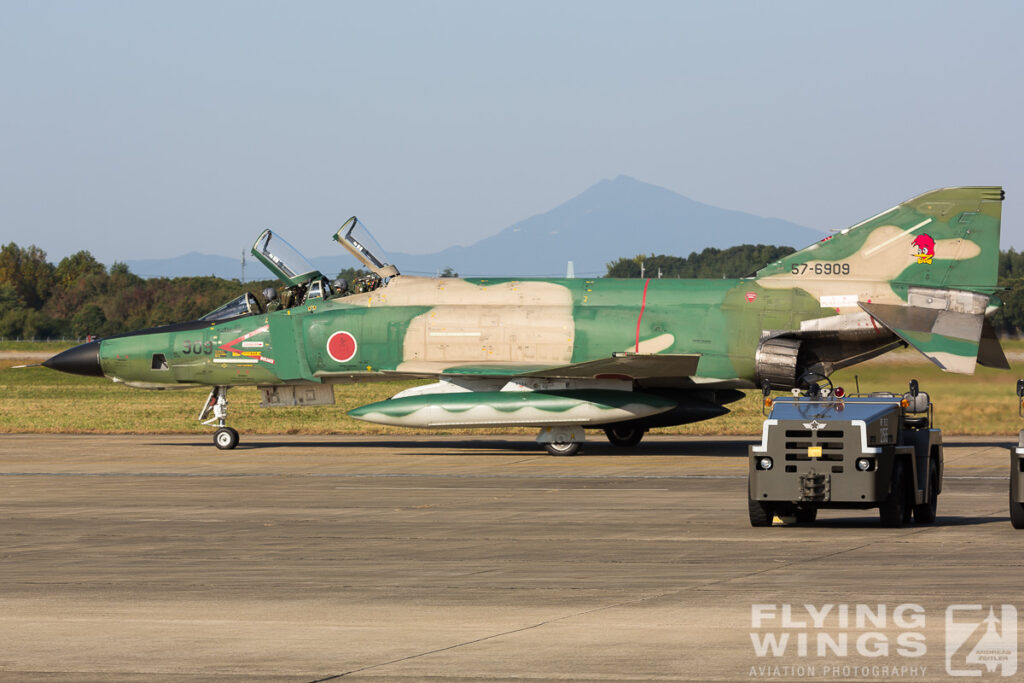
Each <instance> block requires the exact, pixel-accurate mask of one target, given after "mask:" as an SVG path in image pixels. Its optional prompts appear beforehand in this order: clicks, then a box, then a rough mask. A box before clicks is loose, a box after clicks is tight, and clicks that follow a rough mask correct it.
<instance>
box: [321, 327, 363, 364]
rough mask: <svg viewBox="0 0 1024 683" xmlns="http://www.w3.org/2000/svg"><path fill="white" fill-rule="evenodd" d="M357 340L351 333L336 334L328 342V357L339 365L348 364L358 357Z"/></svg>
mask: <svg viewBox="0 0 1024 683" xmlns="http://www.w3.org/2000/svg"><path fill="white" fill-rule="evenodd" d="M357 347H358V345H357V344H356V338H355V337H353V336H352V334H351V333H350V332H345V331H344V330H342V331H341V332H335V333H334V334H332V335H331V336H330V338H329V339H328V340H327V355H328V356H330V357H331V358H333V359H334V360H336V361H337V362H339V363H347V362H349V361H350V360H352V359H353V358H355V355H356V348H357Z"/></svg>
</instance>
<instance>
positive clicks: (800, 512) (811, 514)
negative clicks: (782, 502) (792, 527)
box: [793, 508, 818, 524]
mask: <svg viewBox="0 0 1024 683" xmlns="http://www.w3.org/2000/svg"><path fill="white" fill-rule="evenodd" d="M793 516H794V517H796V523H797V524H813V523H814V520H816V519H817V518H818V508H797V509H796V511H795V512H794V515H793Z"/></svg>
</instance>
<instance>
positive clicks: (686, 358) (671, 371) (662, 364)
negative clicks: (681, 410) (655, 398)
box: [522, 352, 700, 379]
mask: <svg viewBox="0 0 1024 683" xmlns="http://www.w3.org/2000/svg"><path fill="white" fill-rule="evenodd" d="M699 360H700V354H699V353H687V354H659V353H628V352H627V353H617V354H615V355H613V356H612V357H611V358H602V359H599V360H592V361H587V362H585V363H573V364H572V365H562V366H560V367H556V368H546V369H544V370H535V371H533V372H527V373H524V374H523V375H522V376H523V377H544V378H551V379H650V378H654V377H657V378H672V377H692V376H693V375H695V374H697V362H698V361H699Z"/></svg>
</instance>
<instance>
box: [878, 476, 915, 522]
mask: <svg viewBox="0 0 1024 683" xmlns="http://www.w3.org/2000/svg"><path fill="white" fill-rule="evenodd" d="M909 514H910V510H909V509H908V508H907V485H906V477H905V476H904V473H903V461H902V460H897V461H896V462H895V463H893V466H892V480H891V481H890V489H889V496H888V497H887V498H886V499H885V500H884V501H882V504H881V505H880V506H878V517H879V521H881V523H882V526H884V527H889V528H899V527H901V526H903V523H904V522H905V521H906V518H907V517H908V516H909Z"/></svg>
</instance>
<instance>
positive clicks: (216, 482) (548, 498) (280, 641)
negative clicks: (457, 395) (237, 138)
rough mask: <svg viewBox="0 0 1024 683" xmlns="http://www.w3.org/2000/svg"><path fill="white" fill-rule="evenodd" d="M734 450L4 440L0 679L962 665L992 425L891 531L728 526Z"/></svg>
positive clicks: (996, 557)
mask: <svg viewBox="0 0 1024 683" xmlns="http://www.w3.org/2000/svg"><path fill="white" fill-rule="evenodd" d="M749 443H750V441H749V440H746V439H737V438H731V437H730V438H712V439H707V438H683V437H654V438H649V439H646V440H645V441H644V442H643V443H642V444H641V445H640V446H638V447H636V448H635V449H628V450H618V449H614V448H613V447H611V446H609V445H608V444H606V443H604V442H599V441H595V442H593V443H589V442H588V444H587V448H586V449H585V451H584V453H583V454H582V455H580V456H577V457H573V458H553V457H550V456H548V455H547V454H546V453H544V452H543V451H542V450H540V449H539V447H538V446H536V445H535V444H534V443H533V442H532V439H530V438H528V437H507V436H495V437H488V436H478V437H474V438H456V437H429V438H427V437H406V438H397V437H347V436H344V437H290V436H273V437H259V436H247V435H243V437H242V445H241V446H239V448H238V449H236V450H235V451H231V452H223V451H218V450H216V449H215V448H214V447H213V446H212V444H211V443H210V439H209V438H207V437H205V436H203V437H192V436H190V437H184V436H75V435H13V436H12V435H4V436H3V437H0V679H3V680H21V679H31V680H41V679H42V680H46V679H50V678H52V679H55V680H115V681H137V680H147V681H149V680H174V681H186V680H209V679H223V680H232V679H237V680H282V681H315V680H316V681H322V680H336V679H339V678H342V677H343V678H344V679H346V680H349V679H352V680H381V679H388V680H417V681H418V680H425V679H430V680H462V681H466V680H469V681H472V680H486V681H492V680H504V679H533V680H553V679H563V680H586V681H605V680H624V681H625V680H741V679H742V680H751V679H763V678H768V679H772V680H893V679H896V680H921V681H923V680H951V678H952V677H951V676H950V675H949V674H948V673H947V661H946V660H947V656H946V655H947V642H946V641H947V636H948V635H949V634H950V633H953V634H954V635H953V641H954V642H952V645H951V646H949V647H951V648H952V650H953V651H952V653H951V654H950V663H949V664H948V666H950V667H952V670H954V671H956V670H963V669H965V668H966V669H971V670H979V666H981V665H979V664H977V663H972V662H971V661H969V660H970V656H969V655H970V652H971V650H972V648H973V647H974V646H975V645H976V644H977V643H978V642H979V641H980V640H981V638H983V637H984V634H985V633H986V631H985V626H984V625H982V619H983V618H984V617H985V616H987V615H988V608H989V606H993V607H994V613H995V614H996V615H997V616H1004V615H1008V614H1009V613H1008V612H1005V611H1001V610H1002V609H1003V608H1002V606H1003V605H1004V604H1009V605H1013V606H1015V607H1016V608H1017V609H1018V610H1020V609H1021V608H1024V590H1022V588H1021V580H1020V577H1021V575H1022V568H1024V553H1022V552H1021V545H1022V543H1024V533H1019V532H1016V531H1014V530H1013V528H1012V527H1011V526H1010V523H1009V518H1008V511H1007V467H1008V462H1009V455H1008V451H1007V448H1008V447H1009V446H1010V445H1011V438H1010V437H1006V438H1005V439H999V438H994V439H993V438H963V437H952V438H950V439H949V442H948V443H947V444H946V481H945V489H944V491H943V494H942V495H941V496H940V498H939V519H938V522H937V523H936V524H935V525H924V526H923V525H909V526H907V527H905V528H903V529H882V528H880V527H879V525H878V517H877V513H876V512H875V511H863V512H861V511H834V512H829V511H826V512H822V513H821V514H820V515H819V521H818V522H817V523H816V524H814V525H811V526H787V527H773V528H768V529H754V528H751V527H750V526H749V523H748V520H747V511H746V450H747V445H748V444H749ZM958 604H960V605H963V604H966V605H978V606H979V607H978V608H977V609H975V610H973V611H970V610H968V611H960V612H956V611H954V613H953V614H954V618H955V619H956V618H960V619H961V621H963V620H966V621H967V622H968V625H969V626H970V625H971V624H974V622H977V628H976V629H974V630H973V631H970V633H968V635H967V636H966V640H965V641H964V643H957V642H955V641H956V639H957V638H958V636H956V633H960V632H961V631H956V630H955V629H951V628H949V627H947V609H948V608H949V607H950V606H951V605H958ZM805 605H810V606H811V610H810V611H808V608H807V607H805ZM829 606H831V607H829ZM897 608H899V609H897ZM826 609H827V610H828V611H827V613H826V612H825V610H826ZM841 612H845V613H846V614H847V618H845V619H842V618H840V616H839V615H840V613H841ZM869 612H870V614H869ZM823 614H825V616H822V615H823ZM815 615H818V618H819V621H820V623H821V627H820V628H819V627H817V626H816V625H815V623H814V616H815ZM957 615H959V616H957ZM755 619H759V622H758V623H756V624H755V623H754V620H755ZM972 620H973V621H972ZM1004 621H1005V622H1006V623H1005V626H1003V625H1001V626H1000V628H1002V629H1008V628H1009V625H1010V620H1009V619H1005V620H1004ZM1013 626H1014V627H1016V622H1014V623H1013ZM968 630H970V629H968ZM752 634H753V636H752ZM801 634H802V636H801ZM822 634H824V635H825V639H824V644H823V645H822V642H823V641H822ZM844 634H845V636H844ZM784 636H785V640H786V644H785V648H784V649H783V650H780V651H779V652H780V654H779V655H778V656H773V655H772V654H771V647H770V646H769V645H765V643H770V642H774V643H775V644H776V645H778V643H779V640H780V639H783V637H784ZM772 639H774V640H772ZM801 642H806V644H807V645H806V650H805V651H804V650H803V648H802V647H801V645H800V643H801ZM1018 642H1019V637H1018ZM830 643H832V644H834V645H835V646H833V645H831V644H830ZM842 643H845V652H844V651H843V650H844V648H843V647H840V645H841V644H842ZM819 647H823V648H824V649H823V651H822V652H823V654H822V656H819V653H818V648H819ZM759 648H760V650H761V654H759V652H758V650H759ZM837 650H838V651H839V653H838V654H837ZM1015 656H1016V655H1015ZM1015 663H1016V664H1017V665H1018V666H1017V668H1018V669H1019V664H1020V661H1019V656H1018V657H1017V659H1016V660H1015ZM957 667H959V669H958V668H957ZM981 669H982V670H984V671H983V672H984V674H985V675H984V677H983V680H985V679H988V678H999V677H1000V675H999V674H1000V673H1004V672H1005V671H1006V669H1005V668H1004V669H997V670H996V671H995V672H989V671H987V669H985V668H984V667H983V666H982V667H981Z"/></svg>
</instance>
